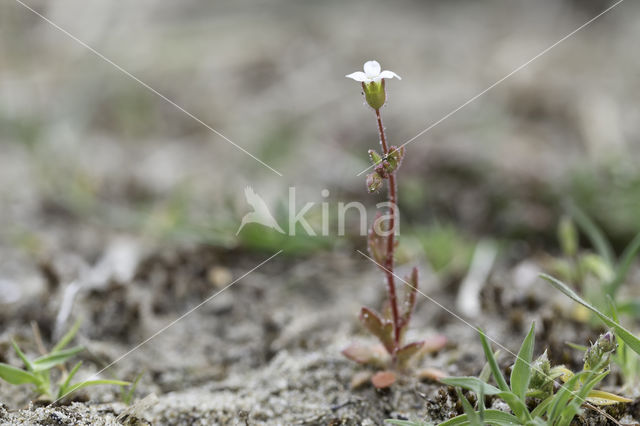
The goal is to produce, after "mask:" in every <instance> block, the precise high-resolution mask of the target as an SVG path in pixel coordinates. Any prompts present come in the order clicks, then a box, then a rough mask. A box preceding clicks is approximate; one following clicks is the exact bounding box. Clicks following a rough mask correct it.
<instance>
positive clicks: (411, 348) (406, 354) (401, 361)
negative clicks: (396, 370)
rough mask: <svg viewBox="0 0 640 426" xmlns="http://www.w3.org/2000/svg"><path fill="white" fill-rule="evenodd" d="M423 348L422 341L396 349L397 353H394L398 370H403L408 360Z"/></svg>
mask: <svg viewBox="0 0 640 426" xmlns="http://www.w3.org/2000/svg"><path fill="white" fill-rule="evenodd" d="M423 346H424V340H422V341H420V342H413V343H409V344H408V345H405V346H403V347H402V348H400V349H398V352H396V359H397V360H398V365H399V366H400V368H404V367H405V366H406V365H407V363H408V362H409V360H411V358H413V356H414V355H416V354H417V353H418V352H420V350H421V349H422V347H423Z"/></svg>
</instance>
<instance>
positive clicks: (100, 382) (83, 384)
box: [59, 380, 131, 398]
mask: <svg viewBox="0 0 640 426" xmlns="http://www.w3.org/2000/svg"><path fill="white" fill-rule="evenodd" d="M130 384H131V383H130V382H124V381H122V380H87V381H86V382H80V383H76V384H75V385H73V386H70V387H68V388H67V391H66V392H64V393H63V394H61V395H60V396H59V398H64V397H65V396H67V395H69V394H71V393H73V392H75V391H77V390H80V389H84V388H86V387H89V386H98V385H115V386H129V385H130Z"/></svg>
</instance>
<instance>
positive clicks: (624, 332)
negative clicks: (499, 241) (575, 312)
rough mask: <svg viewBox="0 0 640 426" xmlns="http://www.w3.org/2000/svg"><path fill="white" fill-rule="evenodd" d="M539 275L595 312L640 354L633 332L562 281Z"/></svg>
mask: <svg viewBox="0 0 640 426" xmlns="http://www.w3.org/2000/svg"><path fill="white" fill-rule="evenodd" d="M540 276H541V277H542V278H544V279H545V280H547V281H549V282H550V283H551V285H553V286H554V287H555V288H557V289H558V290H560V291H561V292H562V293H564V294H565V295H566V296H568V297H569V298H571V299H572V300H573V301H574V302H577V303H579V304H581V305H582V306H584V307H585V308H587V309H589V310H590V311H591V312H593V313H594V314H596V315H597V316H598V317H599V318H600V320H601V321H602V322H604V323H605V324H606V325H608V326H609V327H611V328H613V329H614V330H615V333H616V337H618V338H619V339H620V340H622V341H624V342H625V343H626V344H627V346H628V347H629V348H631V350H633V351H634V352H635V353H637V354H638V355H640V339H638V338H637V337H636V336H634V335H633V333H631V332H630V331H629V330H627V329H626V328H624V327H623V326H621V325H620V324H618V323H617V322H615V321H614V320H613V319H611V318H609V317H608V316H606V315H605V314H603V313H602V312H600V311H599V310H598V309H596V308H595V307H594V306H592V305H590V304H589V303H587V302H586V301H585V300H583V299H582V298H581V297H580V296H578V295H577V294H576V292H574V291H573V290H571V289H570V288H569V287H568V286H567V285H566V284H565V283H563V282H562V281H560V280H557V279H555V278H553V277H552V276H550V275H547V274H541V275H540Z"/></svg>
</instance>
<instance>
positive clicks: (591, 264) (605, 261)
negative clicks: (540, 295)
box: [549, 205, 640, 318]
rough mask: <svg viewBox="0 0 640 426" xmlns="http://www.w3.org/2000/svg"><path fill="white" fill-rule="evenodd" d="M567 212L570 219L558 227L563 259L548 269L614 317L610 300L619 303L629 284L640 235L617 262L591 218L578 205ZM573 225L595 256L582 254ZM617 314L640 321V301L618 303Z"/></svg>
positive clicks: (554, 261)
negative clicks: (630, 316)
mask: <svg viewBox="0 0 640 426" xmlns="http://www.w3.org/2000/svg"><path fill="white" fill-rule="evenodd" d="M567 209H568V210H569V212H570V213H571V215H570V216H565V217H563V218H562V219H561V220H560V223H559V225H558V239H559V242H560V246H561V248H562V252H563V254H564V256H563V257H562V258H558V259H553V260H552V261H551V262H550V264H549V269H550V270H551V271H553V273H554V275H558V276H560V277H561V279H562V280H564V281H566V282H569V283H570V284H573V286H574V287H575V288H577V289H579V291H580V292H581V294H582V296H583V298H584V299H586V300H587V301H589V302H590V303H591V304H593V305H594V306H596V307H597V308H598V309H601V310H605V311H606V312H607V313H608V314H611V313H612V312H610V311H609V308H610V306H608V305H607V303H606V300H607V297H611V298H612V299H613V300H616V298H617V296H618V291H619V290H620V288H621V287H622V285H623V284H624V283H625V281H626V280H627V275H628V274H629V270H630V269H631V264H632V263H633V261H634V259H635V258H636V257H637V255H638V253H640V234H638V235H636V236H635V238H633V239H632V240H631V242H629V244H628V245H627V247H625V249H624V251H623V252H622V255H621V256H620V258H618V259H616V257H615V255H614V252H613V249H612V248H611V243H610V242H609V241H608V240H607V238H606V237H605V236H604V233H603V232H602V230H601V229H600V228H599V227H598V226H597V225H596V224H595V223H594V222H593V221H592V220H591V218H589V216H587V215H586V214H585V213H584V212H583V211H582V210H580V209H579V208H578V207H577V206H575V205H568V206H567ZM574 221H575V224H577V225H578V228H579V229H580V230H581V231H582V232H583V233H584V234H585V235H586V236H587V237H588V239H589V241H590V243H591V245H592V246H593V248H594V250H595V253H594V252H591V251H580V250H579V238H578V231H577V229H576V226H575V224H574ZM618 311H619V312H620V313H624V314H630V315H632V316H635V317H636V318H637V317H640V301H638V300H625V301H619V303H618Z"/></svg>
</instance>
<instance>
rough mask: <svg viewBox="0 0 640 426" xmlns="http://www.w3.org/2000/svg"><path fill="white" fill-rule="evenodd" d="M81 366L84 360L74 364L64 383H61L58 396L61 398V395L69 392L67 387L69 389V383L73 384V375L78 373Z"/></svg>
mask: <svg viewBox="0 0 640 426" xmlns="http://www.w3.org/2000/svg"><path fill="white" fill-rule="evenodd" d="M81 366H82V361H78V363H77V364H76V365H74V366H73V368H72V369H71V371H70V372H69V374H68V375H67V378H66V379H65V381H64V383H62V385H60V389H59V390H58V398H60V396H61V395H65V394H66V393H67V389H69V385H70V384H71V380H72V379H73V376H75V375H76V373H77V372H78V370H80V367H81Z"/></svg>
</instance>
